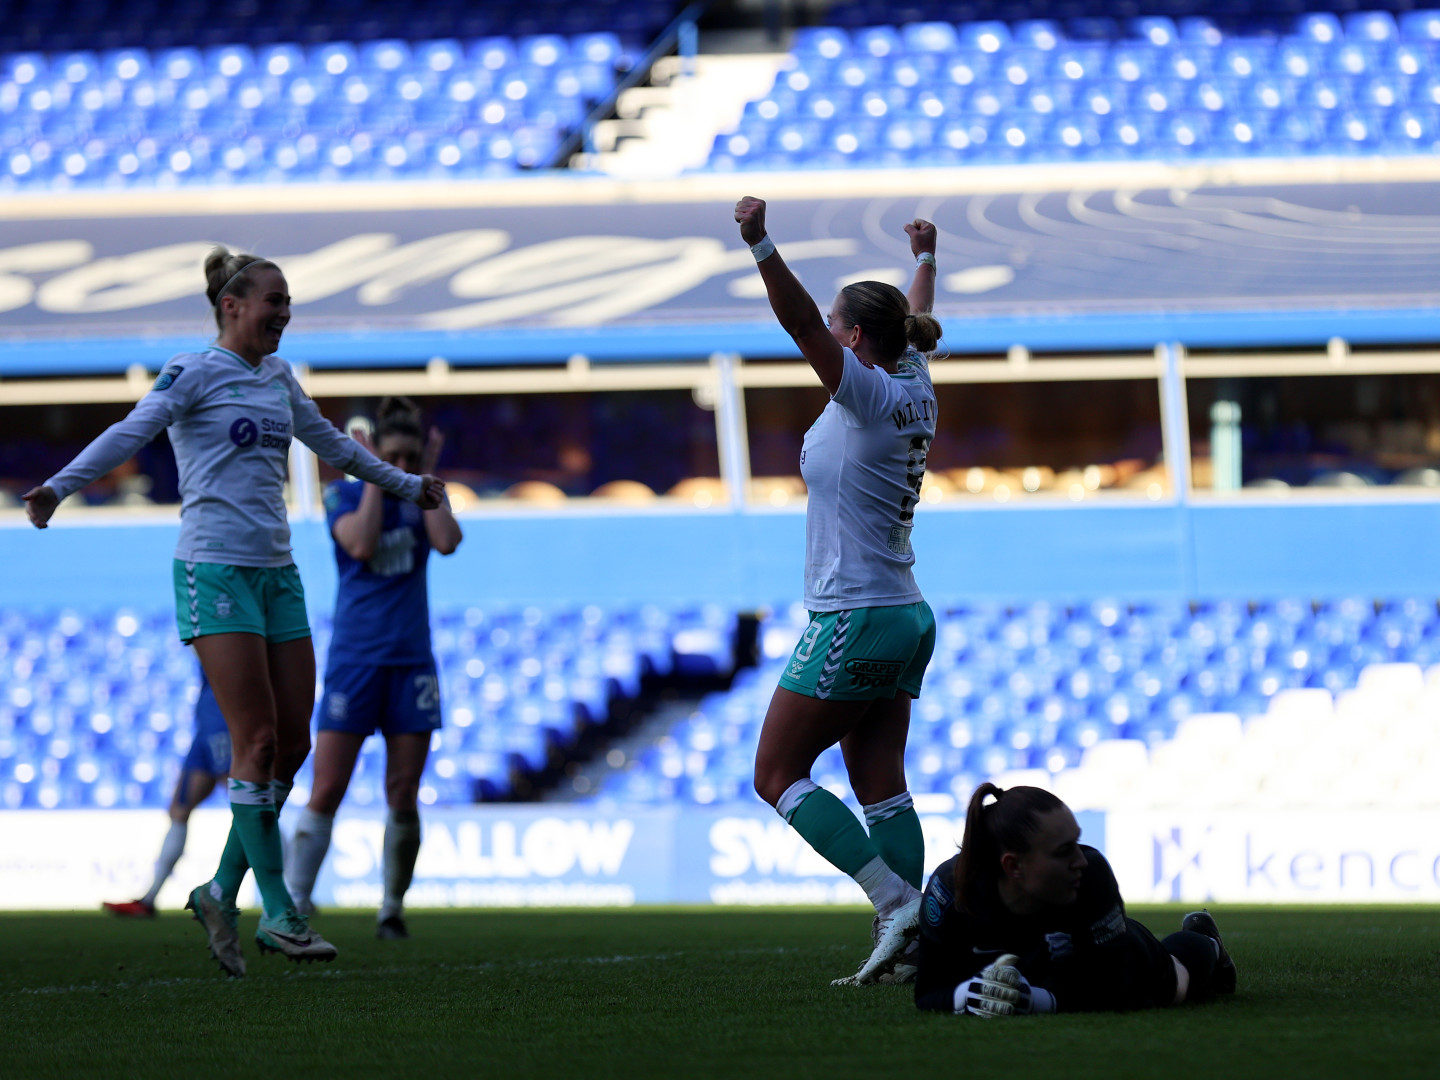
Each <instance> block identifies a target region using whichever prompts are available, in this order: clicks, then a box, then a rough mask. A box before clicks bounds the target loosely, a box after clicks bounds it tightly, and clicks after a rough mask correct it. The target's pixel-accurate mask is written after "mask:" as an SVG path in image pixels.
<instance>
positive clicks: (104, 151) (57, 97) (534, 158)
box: [0, 31, 625, 189]
mask: <svg viewBox="0 0 1440 1080" xmlns="http://www.w3.org/2000/svg"><path fill="white" fill-rule="evenodd" d="M624 56H625V46H624V45H623V43H622V41H621V39H620V38H619V36H618V35H616V34H615V33H613V32H610V31H600V32H596V33H591V34H584V35H579V36H575V37H569V38H567V37H563V36H559V35H556V34H539V35H533V36H529V37H521V38H510V37H486V38H472V39H468V40H463V41H462V40H460V39H454V38H451V39H440V40H429V41H405V40H401V39H386V40H378V41H369V42H358V41H356V42H349V41H331V42H328V43H325V44H321V45H311V46H306V47H301V46H299V45H294V44H268V45H256V46H252V45H248V44H227V45H217V46H213V47H208V48H196V47H192V46H183V47H174V48H167V49H156V50H145V49H117V50H108V51H102V52H72V53H65V54H55V53H51V54H44V53H38V52H28V53H13V54H10V55H0V189H5V188H9V189H16V188H21V189H37V188H38V189H55V188H65V187H76V186H82V187H83V186H104V187H116V186H134V185H161V186H174V185H181V184H234V183H244V182H254V181H267V182H276V181H289V180H330V181H334V180H347V179H411V178H436V177H446V176H491V175H508V174H510V173H512V172H514V171H515V170H516V169H520V168H530V167H534V166H541V165H546V164H548V163H549V162H550V160H551V159H552V158H553V156H554V154H555V152H556V149H557V148H558V146H559V144H560V141H561V140H562V139H563V138H564V137H565V136H566V135H567V134H568V133H569V132H571V131H573V130H574V129H575V128H576V127H577V126H578V125H579V123H580V121H581V120H582V119H583V118H584V116H585V114H586V112H587V111H588V109H589V108H590V107H591V105H593V104H594V103H595V102H596V101H597V100H599V99H600V98H603V97H604V96H605V95H606V94H608V93H609V92H610V90H611V89H612V88H613V86H614V84H615V79H616V74H617V71H618V70H619V68H620V67H621V66H622V64H623V62H624Z"/></svg>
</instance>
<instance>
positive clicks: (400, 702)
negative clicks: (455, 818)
mask: <svg viewBox="0 0 1440 1080" xmlns="http://www.w3.org/2000/svg"><path fill="white" fill-rule="evenodd" d="M376 421H377V423H376V429H375V451H376V453H377V454H378V455H379V456H380V459H381V460H382V461H387V462H389V463H390V464H391V465H394V466H396V467H397V468H400V469H404V470H405V471H406V472H410V473H433V472H434V471H435V466H436V463H437V462H438V461H439V458H440V448H441V445H442V443H441V437H440V433H439V431H437V430H435V429H434V428H432V429H431V430H430V434H429V437H428V439H424V440H422V437H421V432H422V431H423V428H422V427H421V424H420V410H419V409H417V408H416V407H415V406H414V405H413V404H412V403H411V402H410V401H409V400H408V399H407V398H385V399H384V400H383V401H381V402H380V407H379V409H378V410H377V411H376ZM353 434H355V437H356V438H358V439H362V440H363V439H364V438H365V436H364V434H363V433H362V432H358V431H357V432H353ZM325 513H326V516H327V518H328V519H329V522H330V533H331V536H332V537H333V538H334V540H335V564H336V566H337V568H338V569H339V571H340V588H339V591H338V593H337V595H336V598H335V633H334V636H333V637H332V638H331V640H330V653H329V656H328V658H327V660H326V664H325V693H324V695H323V696H322V697H321V699H320V707H319V709H318V712H317V719H318V727H319V736H318V738H317V740H316V746H315V787H314V790H313V791H312V792H311V793H310V805H309V806H307V807H306V808H305V809H304V810H303V811H301V814H300V819H299V821H298V823H297V824H296V826H295V839H294V843H293V844H292V845H291V848H290V853H289V859H288V864H287V866H286V871H287V878H288V881H289V884H290V891H291V893H292V895H294V897H295V902H296V904H297V905H298V907H299V908H300V910H301V911H305V912H308V911H310V910H311V904H310V893H311V890H313V889H314V887H315V878H316V875H317V874H318V873H319V872H320V864H321V863H323V862H324V861H325V853H326V851H327V850H329V847H330V831H331V828H332V827H333V825H334V822H335V812H336V810H338V809H339V808H340V801H341V800H342V799H343V798H344V797H345V789H346V788H347V787H348V786H349V784H350V776H351V774H352V773H353V772H354V771H355V759H356V758H357V757H358V756H359V754H360V747H361V745H363V744H364V742H365V739H366V738H367V737H368V736H369V735H371V734H372V733H373V732H374V731H375V730H376V729H377V728H378V729H379V730H380V732H381V734H383V735H384V736H385V801H386V803H387V804H388V805H389V817H388V818H387V820H386V822H385V848H384V856H383V858H382V876H383V879H384V882H385V898H384V901H383V902H382V904H381V905H380V913H379V917H378V921H377V923H376V930H375V932H376V935H377V936H378V937H380V938H407V937H409V936H410V934H409V931H408V930H407V929H406V926H405V919H404V914H403V904H404V898H405V890H406V889H408V888H409V887H410V879H411V877H413V876H414V873H415V859H416V856H417V855H418V854H419V852H420V814H419V808H418V803H417V801H416V797H417V795H418V794H419V790H420V775H421V773H422V772H424V770H425V757H426V755H427V754H428V752H429V750H430V736H431V733H432V732H434V731H435V730H436V729H437V728H438V727H439V726H440V682H439V679H438V677H437V676H436V672H435V658H434V656H433V655H432V653H431V651H430V608H429V604H428V601H427V598H426V589H425V567H426V562H427V560H428V558H429V555H430V550H431V549H432V548H433V549H434V550H436V551H438V552H439V553H440V554H441V555H449V554H451V553H452V552H454V550H455V549H456V548H457V547H459V546H460V540H461V539H462V534H461V531H460V524H459V522H457V521H456V520H455V516H454V515H453V514H452V513H451V512H450V508H449V506H446V505H443V504H442V505H440V506H437V507H435V508H434V509H431V510H426V511H424V512H423V514H422V513H421V512H420V511H419V510H417V509H416V508H415V506H414V505H412V504H411V503H407V502H402V501H401V500H399V499H396V498H393V497H390V496H388V495H386V494H385V492H384V490H383V489H382V488H379V487H377V486H376V485H374V484H367V483H364V482H363V481H360V480H354V481H346V480H339V481H336V482H335V483H334V484H331V485H330V487H329V488H328V489H327V490H326V492H325Z"/></svg>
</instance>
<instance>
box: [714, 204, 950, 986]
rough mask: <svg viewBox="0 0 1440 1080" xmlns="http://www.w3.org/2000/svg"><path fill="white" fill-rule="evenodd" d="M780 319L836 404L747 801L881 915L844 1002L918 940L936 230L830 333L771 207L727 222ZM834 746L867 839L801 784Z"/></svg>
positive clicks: (810, 481)
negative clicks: (913, 705) (908, 266)
mask: <svg viewBox="0 0 1440 1080" xmlns="http://www.w3.org/2000/svg"><path fill="white" fill-rule="evenodd" d="M735 220H736V221H737V222H739V224H740V235H741V237H742V238H743V239H744V241H745V242H746V243H747V244H749V245H750V250H751V253H752V254H753V255H754V256H755V259H756V261H757V262H758V264H759V267H760V276H761V278H762V280H763V281H764V283H765V291H766V294H767V295H768V297H769V299H770V307H771V309H772V310H773V311H774V312H775V317H776V318H777V319H778V320H779V322H780V325H781V326H782V327H784V329H785V330H786V332H787V333H789V334H790V336H791V337H792V338H794V339H795V344H796V345H798V346H799V347H800V352H801V354H802V355H803V356H804V357H805V359H806V360H808V361H809V362H810V366H811V367H813V368H814V369H815V373H816V375H818V376H819V377H820V381H821V383H823V384H824V386H825V389H826V390H828V391H829V392H830V402H829V404H828V405H827V406H826V407H825V411H824V412H822V413H821V414H820V418H819V419H818V420H817V421H816V422H815V424H814V426H812V427H811V428H810V430H809V431H808V432H806V433H805V442H804V448H803V449H802V451H801V453H800V471H801V473H802V475H803V476H804V478H805V483H806V486H807V487H808V489H809V492H810V498H809V506H808V509H807V511H806V518H805V606H806V608H807V609H808V610H809V611H810V614H811V623H810V626H809V627H808V628H807V629H806V631H805V633H804V635H803V636H802V637H801V639H800V642H799V644H798V645H797V646H796V647H795V652H794V654H793V655H792V656H791V658H790V663H789V664H788V666H787V667H786V669H785V674H784V675H783V676H782V677H781V679H780V685H779V686H778V687H777V688H776V690H775V696H774V698H773V699H772V700H771V702H770V708H769V711H768V712H767V713H766V715H765V723H764V726H763V727H762V729H761V732H760V745H759V748H758V750H757V751H756V756H755V790H756V791H757V792H758V793H759V794H760V797H761V798H763V799H764V800H765V801H766V802H768V803H769V804H770V805H771V806H773V807H775V809H776V810H777V811H778V812H779V813H780V815H781V816H782V817H784V818H785V820H786V821H788V822H789V823H790V824H791V826H793V827H794V829H795V830H796V831H797V832H798V833H799V834H800V835H801V836H803V837H804V838H805V841H806V842H807V843H808V844H809V845H810V846H811V847H812V848H814V849H815V850H816V851H817V852H819V853H820V855H822V856H824V858H825V859H827V860H828V861H829V862H830V863H832V864H833V865H834V866H836V867H837V868H838V869H840V870H842V871H844V872H845V873H846V874H848V875H850V877H851V878H853V879H854V880H855V881H856V882H857V883H858V884H859V885H860V887H861V888H862V889H864V890H865V894H866V896H868V897H869V899H870V902H871V903H872V904H873V905H874V907H875V922H874V924H873V928H872V944H873V950H872V952H871V954H870V956H869V958H868V959H866V960H865V962H864V963H863V964H862V965H861V967H860V969H859V971H857V972H856V973H855V974H854V975H852V976H848V977H847V978H844V979H838V980H836V983H837V984H855V983H870V982H876V981H878V980H880V979H881V978H882V977H887V978H893V977H894V976H896V975H897V974H899V973H898V972H897V971H895V970H894V969H895V967H896V963H897V960H898V959H899V958H900V956H901V954H902V953H903V951H904V950H905V948H906V946H907V945H908V944H909V943H910V942H911V941H912V940H913V938H914V936H915V933H916V930H917V927H918V924H919V910H920V892H919V888H920V884H921V875H922V873H923V868H924V861H925V846H924V838H923V836H922V834H921V830H920V819H919V818H918V817H916V815H915V809H914V804H913V802H912V800H911V797H910V793H909V791H908V790H907V789H906V782H905V739H906V735H907V733H908V732H909V729H910V701H911V699H912V698H915V697H918V696H919V695H920V683H921V680H922V678H923V677H924V674H925V667H926V665H927V664H928V663H929V662H930V654H931V652H932V651H933V649H934V647H935V617H934V615H933V614H932V613H931V611H930V606H929V605H928V604H926V603H925V599H924V597H923V596H921V594H920V589H919V587H918V586H917V585H916V584H915V576H914V574H913V573H912V567H913V566H914V564H915V554H914V551H913V549H912V548H911V545H910V534H911V529H912V526H913V524H914V517H915V506H916V504H917V503H918V501H919V498H920V487H921V484H922V482H923V480H924V476H925V457H926V453H927V451H928V449H929V447H930V442H931V440H932V439H933V438H934V437H935V415H936V413H935V390H934V387H933V386H932V385H931V383H930V371H929V366H928V364H927V363H926V360H925V356H924V355H923V354H925V353H928V352H930V351H931V350H933V349H934V348H935V346H936V344H937V342H938V340H939V337H940V324H939V323H938V322H936V321H935V319H934V318H932V317H931V316H930V315H929V314H927V312H928V311H929V309H930V307H931V305H932V303H933V301H934V295H935V227H934V226H933V225H931V224H930V223H929V222H925V221H918V220H917V221H915V222H913V223H912V224H909V225H906V226H905V231H906V233H907V234H908V235H909V237H910V244H911V251H912V253H914V254H915V256H916V267H915V279H914V282H913V284H912V286H911V291H910V296H909V297H908V298H907V297H906V296H905V295H904V294H903V293H901V292H900V290H899V289H897V288H895V287H894V286H893V285H887V284H884V283H883V282H879V281H862V282H857V283H855V284H853V285H847V286H845V287H844V288H843V289H841V290H840V293H839V295H837V296H836V297H835V299H834V301H833V302H832V304H831V307H830V314H829V315H828V316H822V315H821V314H820V311H819V309H818V308H817V307H816V306H815V301H813V300H812V299H811V298H810V295H809V294H808V293H807V292H806V291H805V288H804V286H802V285H801V284H800V282H799V281H798V280H797V279H796V277H795V275H794V274H793V273H791V272H790V269H789V268H788V267H787V266H786V265H785V262H784V260H783V259H781V257H780V255H779V253H778V252H777V251H776V250H775V244H774V242H773V241H772V240H771V239H770V238H769V236H767V235H766V232H765V203H764V202H762V201H761V200H759V199H754V198H744V199H741V200H740V202H739V203H737V204H736V206H735ZM837 742H838V743H839V744H840V747H841V749H842V751H843V752H844V755H845V767H846V771H847V772H848V774H849V777H850V784H851V787H852V788H853V790H854V792H855V795H856V798H858V799H859V801H860V803H861V804H862V805H863V806H864V810H865V821H866V824H867V825H868V826H869V832H868V834H867V832H866V829H865V828H864V827H862V826H861V824H860V822H859V821H857V820H856V818H855V815H854V814H852V813H851V812H850V810H849V809H847V808H846V806H845V804H844V803H842V802H841V801H840V800H839V799H838V798H836V797H835V796H834V795H833V794H831V793H830V792H829V791H826V790H825V789H824V788H821V787H819V786H818V785H817V784H816V783H815V782H814V781H813V780H811V779H810V770H811V768H812V767H813V766H814V764H815V759H816V758H818V757H819V756H820V755H821V754H822V753H823V752H824V751H825V750H826V749H828V748H829V747H831V746H833V745H835V744H836V743H837Z"/></svg>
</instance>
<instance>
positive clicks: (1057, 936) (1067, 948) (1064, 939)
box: [1045, 933, 1075, 960]
mask: <svg viewBox="0 0 1440 1080" xmlns="http://www.w3.org/2000/svg"><path fill="white" fill-rule="evenodd" d="M1045 946H1046V948H1048V949H1049V950H1050V959H1051V960H1064V959H1065V957H1067V956H1069V955H1070V954H1071V953H1072V952H1074V951H1075V946H1074V943H1073V942H1071V940H1070V935H1069V934H1062V933H1054V934H1046V935H1045Z"/></svg>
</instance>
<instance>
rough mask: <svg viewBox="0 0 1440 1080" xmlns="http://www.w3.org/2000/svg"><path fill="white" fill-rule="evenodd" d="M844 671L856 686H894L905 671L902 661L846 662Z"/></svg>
mask: <svg viewBox="0 0 1440 1080" xmlns="http://www.w3.org/2000/svg"><path fill="white" fill-rule="evenodd" d="M845 670H846V671H847V672H848V673H849V675H850V677H851V678H852V679H854V680H855V685H856V686H860V687H878V686H894V685H895V681H896V680H897V679H899V678H900V673H901V672H902V671H904V670H905V663H904V661H903V660H858V659H857V660H847V661H845Z"/></svg>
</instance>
